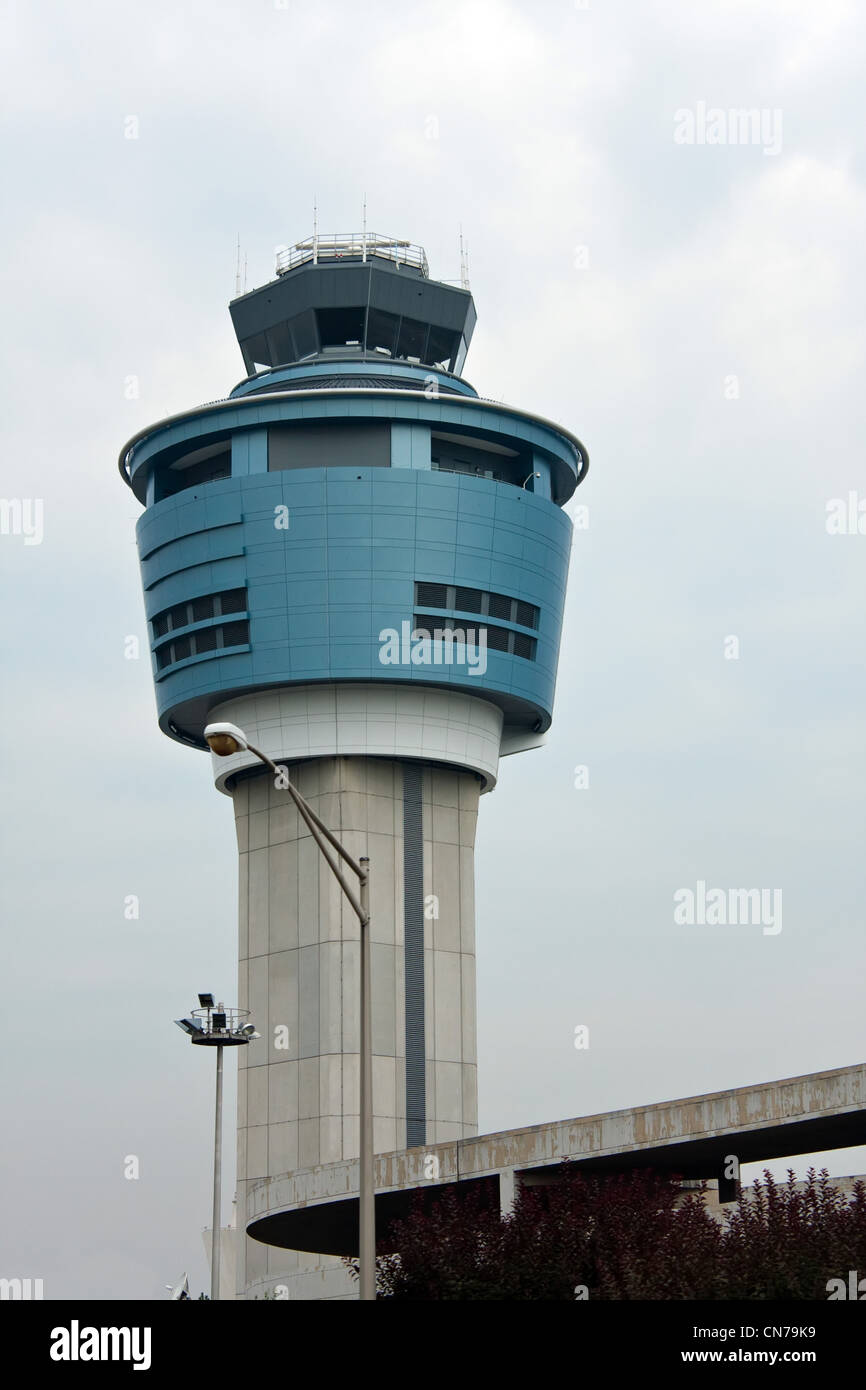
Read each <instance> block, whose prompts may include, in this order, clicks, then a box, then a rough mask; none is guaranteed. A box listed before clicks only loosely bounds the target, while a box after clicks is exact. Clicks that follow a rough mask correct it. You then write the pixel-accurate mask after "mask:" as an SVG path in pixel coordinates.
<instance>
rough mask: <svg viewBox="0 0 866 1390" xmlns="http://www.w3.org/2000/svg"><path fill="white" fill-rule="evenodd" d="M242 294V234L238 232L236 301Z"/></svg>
mask: <svg viewBox="0 0 866 1390" xmlns="http://www.w3.org/2000/svg"><path fill="white" fill-rule="evenodd" d="M240 292H241V234H240V232H238V253H237V259H236V260H235V299H237V297H238V295H239V294H240Z"/></svg>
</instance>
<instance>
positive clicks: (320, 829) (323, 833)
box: [245, 740, 376, 1302]
mask: <svg viewBox="0 0 866 1390" xmlns="http://www.w3.org/2000/svg"><path fill="white" fill-rule="evenodd" d="M245 746H246V749H247V751H248V752H250V753H252V754H253V756H254V757H256V758H258V759H259V762H262V763H264V764H265V767H269V768H270V769H271V771H272V772H273V773H275V774H276V776H277V778H278V779H279V781H280V783H281V784H284V785H285V789H286V791H288V792H289V794H290V795H291V797H292V800H293V801H294V803H295V805H296V806H297V808H298V811H299V812H300V815H301V817H302V818H303V820H304V822H305V824H306V826H307V829H308V830H309V832H310V834H311V835H312V837H313V839H314V840H315V842H316V844H317V845H318V847H319V850H320V852H321V854H322V856H323V858H324V859H325V861H326V862H327V864H328V867H329V868H330V870H331V872H332V874H333V875H334V877H335V878H336V880H337V882H338V883H339V885H340V887H341V888H342V890H343V893H344V894H345V896H346V898H347V899H348V901H349V903H350V905H351V907H352V910H353V912H354V913H355V916H356V917H357V918H358V921H359V923H360V927H361V943H360V945H361V971H360V976H361V1000H360V1005H361V1009H360V1012H361V1019H360V1025H361V1055H360V1059H359V1060H360V1071H361V1075H360V1088H359V1095H358V1104H359V1108H360V1112H361V1113H360V1117H359V1128H360V1135H359V1139H360V1144H359V1155H358V1169H359V1171H358V1298H359V1299H360V1300H361V1301H362V1302H372V1301H373V1300H374V1299H375V1297H376V1189H375V1184H374V1180H373V1162H374V1153H373V1027H372V1014H371V1008H370V860H369V859H368V858H367V857H366V856H361V858H360V863H356V862H355V860H354V859H353V858H352V856H351V855H350V854H349V853H348V852H347V850H345V849H344V848H343V846H342V845H341V844H340V841H339V840H338V839H337V837H336V835H334V834H333V832H332V831H331V830H329V829H328V827H327V826H326V825H325V823H324V821H323V820H321V819H320V818H319V816H317V815H316V812H315V811H314V810H313V808H312V806H310V805H309V803H308V802H307V801H305V800H304V798H303V797H302V796H301V793H300V792H299V791H298V790H297V788H296V787H293V786H292V783H291V782H290V781H289V777H288V772H287V770H286V768H285V767H278V766H277V764H276V763H275V762H273V761H272V759H271V758H269V757H268V755H267V753H262V752H261V750H260V749H258V748H254V747H253V745H252V744H251V743H249V742H248V741H247V740H245ZM328 845H331V846H332V847H333V848H334V849H335V850H336V851H337V853H338V854H339V856H340V858H341V859H342V860H343V862H344V863H345V864H347V865H348V867H349V868H350V869H351V870H352V872H353V873H354V874H355V876H356V877H357V879H358V893H357V895H356V894H355V893H354V892H353V891H352V889H351V888H350V887H349V884H348V883H347V882H346V879H345V877H344V876H343V874H342V873H341V872H340V869H339V866H338V865H337V863H336V861H335V860H334V858H333V856H332V855H331V854H330V853H329V852H328Z"/></svg>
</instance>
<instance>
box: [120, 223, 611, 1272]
mask: <svg viewBox="0 0 866 1390" xmlns="http://www.w3.org/2000/svg"><path fill="white" fill-rule="evenodd" d="M230 312H231V316H232V322H233V324H234V328H235V332H236V334H237V338H238V342H239V344H240V349H241V353H242V355H243V360H244V366H245V368H246V371H247V375H246V377H245V378H244V380H243V381H242V382H240V384H239V385H238V386H236V387H235V388H234V390H233V391H231V393H230V395H229V396H228V398H227V399H226V400H220V401H216V402H212V403H210V404H208V405H204V406H198V407H195V408H193V409H191V410H189V411H185V412H183V413H182V414H180V415H174V416H171V417H170V418H168V419H165V420H161V421H159V422H158V423H157V424H155V425H152V426H150V427H149V428H147V429H143V430H141V431H140V432H139V433H138V434H137V435H135V437H134V438H133V439H131V440H130V441H129V443H128V444H127V445H126V446H125V448H124V449H123V451H122V454H121V456H120V471H121V474H122V476H123V479H124V481H125V482H126V483H127V484H128V486H129V487H130V488H132V490H133V492H134V493H135V495H136V496H137V497H138V499H139V501H140V502H141V503H142V504H143V506H144V509H145V510H144V513H143V515H142V516H141V518H140V520H139V522H138V527H137V537H138V548H139V556H140V562H141V573H142V581H143V585H144V594H145V606H146V613H147V621H148V625H149V639H150V644H151V650H152V655H153V675H154V681H155V685H156V697H157V706H158V715H159V723H160V727H161V728H162V730H163V731H164V733H166V734H167V735H168V736H169V737H170V738H173V739H175V740H176V741H177V742H178V743H181V744H186V745H187V746H189V747H190V748H196V749H205V748H206V745H205V742H204V738H203V730H204V728H205V726H206V724H208V723H209V722H211V721H216V720H227V721H231V722H232V723H235V724H238V725H240V726H241V728H242V729H243V730H244V731H245V732H246V733H247V735H248V736H249V739H250V741H251V742H252V743H253V744H254V745H257V746H258V747H259V748H261V749H262V750H263V751H264V752H265V753H267V754H268V755H269V756H270V757H271V758H272V759H273V760H274V761H276V762H278V763H282V764H286V765H287V766H288V768H289V771H290V775H291V776H292V779H293V781H294V782H295V783H296V785H297V786H298V788H299V790H300V791H301V792H302V794H303V795H304V796H306V797H307V798H308V800H309V801H310V802H311V803H312V805H313V806H314V808H315V809H316V810H317V811H318V813H319V815H320V816H321V817H322V819H323V820H324V821H325V822H326V823H327V824H328V825H329V826H330V828H331V829H332V830H333V831H334V832H335V834H337V835H338V836H339V837H340V838H341V839H342V841H343V842H344V844H345V845H346V847H347V849H348V850H349V852H350V853H352V854H354V855H356V856H360V855H368V856H369V858H370V865H371V920H372V926H371V941H372V1001H373V1003H372V1015H373V1052H374V1058H373V1104H374V1116H375V1119H374V1142H375V1149H376V1151H377V1152H380V1153H381V1152H390V1151H394V1150H400V1149H403V1148H413V1147H416V1146H424V1145H429V1144H434V1143H437V1142H443V1141H447V1140H454V1139H462V1138H467V1137H469V1136H472V1135H474V1134H475V1133H476V1132H477V1099H476V1051H475V929H474V901H473V877H474V868H473V855H474V849H473V846H474V840H475V822H476V814H477V810H478V799H479V796H480V794H481V793H482V792H484V791H490V790H492V788H493V787H494V786H495V784H496V778H497V771H498V766H499V759H500V757H501V756H502V755H503V754H507V753H516V752H520V751H522V750H524V749H530V748H533V747H534V746H536V745H537V744H539V743H540V742H542V740H543V738H544V734H545V731H546V730H547V728H548V727H549V725H550V722H551V714H552V709H553V693H554V682H555V677H556V666H557V657H558V652H559V640H560V628H561V623H562V612H563V604H564V599H565V587H566V579H567V573H568V562H569V553H570V546H571V523H570V520H569V518H568V516H567V515H566V514H565V513H564V512H563V510H562V505H563V503H565V502H566V501H567V500H568V499H569V498H570V497H571V496H572V494H573V492H574V490H575V488H576V487H577V486H578V484H579V483H580V482H581V481H582V479H583V478H584V476H585V474H586V469H587V462H588V461H587V454H586V450H585V449H584V448H583V445H582V444H581V443H580V441H579V440H578V439H577V438H575V436H574V435H572V434H570V433H569V432H568V431H567V430H565V429H563V428H562V427H561V426H559V425H554V424H552V423H551V422H550V421H549V420H545V419H542V418H540V417H539V416H537V415H533V414H532V413H531V412H529V411H526V410H518V409H514V408H513V407H511V406H506V405H502V404H500V403H499V402H493V401H489V400H485V399H483V398H481V397H479V396H478V394H477V392H476V391H475V390H474V389H473V387H472V386H470V385H469V383H468V382H467V381H466V380H464V378H463V376H462V371H463V364H464V360H465V357H466V352H467V348H468V346H469V342H470V339H471V337H472V331H473V328H474V326H475V317H476V315H475V305H474V303H473V300H472V296H471V294H470V293H469V290H468V287H457V286H455V285H451V284H444V283H442V282H439V281H435V280H431V279H430V277H429V273H428V267H427V260H426V257H425V255H424V252H423V251H422V250H421V248H420V247H417V246H412V245H410V244H409V243H407V242H403V241H395V240H393V239H390V238H385V237H380V236H375V235H371V234H365V235H363V236H362V235H358V236H338V237H329V238H325V237H314V238H311V239H310V240H307V241H305V242H301V243H298V244H297V245H295V246H293V247H291V248H290V249H289V250H287V251H284V252H282V253H281V254H280V255H279V257H278V261H277V267H276V276H275V278H274V279H273V280H272V281H271V282H270V283H268V284H266V285H264V286H263V287H262V288H260V289H256V290H253V291H252V292H250V293H248V294H243V295H241V296H240V297H239V298H237V299H235V300H234V301H233V303H232V304H231V306H230ZM213 772H214V777H215V781H216V785H217V787H218V788H219V790H220V791H222V792H224V793H225V794H226V795H227V796H229V797H231V799H232V802H233V805H234V814H235V823H236V829H237V841H238V851H239V883H240V886H239V902H240V914H239V918H240V922H239V926H240V930H239V953H238V954H239V977H240V978H239V989H238V1004H239V1006H240V1007H241V1008H245V1009H249V1010H250V1011H251V1014H252V1017H253V1019H254V1020H255V1022H256V1025H257V1026H258V1028H259V1029H260V1031H261V1033H262V1040H261V1041H260V1042H259V1043H255V1044H253V1045H252V1046H251V1047H250V1048H244V1049H243V1050H242V1051H243V1054H244V1055H242V1056H241V1057H240V1059H239V1062H240V1073H239V1095H238V1227H239V1249H238V1296H239V1297H244V1296H248V1297H251V1296H253V1295H254V1294H256V1295H258V1296H261V1295H262V1293H263V1292H264V1291H265V1290H266V1289H267V1288H273V1287H274V1286H275V1285H277V1284H279V1283H281V1282H282V1283H284V1284H285V1283H287V1282H288V1283H289V1284H290V1287H291V1290H292V1292H291V1297H293V1298H295V1297H298V1298H321V1297H341V1296H342V1297H346V1296H351V1287H352V1286H351V1284H350V1283H349V1282H348V1276H347V1275H346V1272H345V1270H344V1269H343V1267H342V1265H341V1264H340V1262H339V1261H338V1260H336V1259H333V1258H331V1259H327V1258H325V1259H321V1260H320V1259H318V1257H316V1256H314V1255H310V1254H300V1255H299V1254H296V1253H293V1252H291V1251H287V1250H286V1249H282V1248H279V1247H277V1246H274V1245H270V1244H265V1243H263V1241H262V1240H261V1239H252V1238H250V1237H246V1236H244V1235H243V1232H244V1231H245V1230H246V1227H247V1226H248V1225H251V1224H252V1223H253V1221H254V1220H257V1227H256V1229H257V1232H258V1233H261V1232H262V1230H265V1231H266V1229H267V1223H266V1222H264V1223H263V1222H262V1220H261V1219H260V1218H261V1216H262V1213H261V1211H252V1210H247V1193H248V1192H250V1191H252V1189H253V1187H254V1186H255V1188H256V1191H260V1190H261V1187H262V1180H263V1179H267V1178H269V1177H271V1178H276V1177H279V1176H280V1175H285V1174H287V1173H292V1172H296V1171H297V1170H302V1169H311V1168H314V1167H317V1166H318V1165H327V1164H331V1163H339V1162H343V1161H345V1160H347V1159H352V1158H353V1157H355V1156H356V1155H357V1153H358V1049H359V1012H358V966H359V959H358V956H359V940H358V922H357V918H356V917H355V915H354V913H353V912H352V911H351V908H350V907H349V906H348V904H346V903H345V900H344V899H343V898H342V895H341V894H340V891H339V887H338V886H337V884H336V883H335V882H334V880H333V879H332V877H331V875H330V872H329V870H328V868H327V865H326V864H325V863H324V861H322V859H321V857H320V856H319V854H318V851H317V850H316V847H315V845H314V843H313V841H312V840H311V839H310V837H309V834H308V833H307V831H306V828H305V827H304V826H303V825H300V826H299V822H298V816H297V813H296V811H295V810H294V807H293V805H292V804H291V802H290V800H289V797H288V794H287V793H286V792H285V791H283V790H279V789H277V787H276V786H275V785H274V780H273V778H272V776H271V775H270V774H269V773H268V772H267V771H266V770H265V768H264V767H263V766H262V764H261V763H260V762H258V761H257V760H256V759H255V758H254V757H253V756H252V755H251V754H249V753H246V752H244V753H238V754H236V755H234V756H233V757H229V758H214V759H213Z"/></svg>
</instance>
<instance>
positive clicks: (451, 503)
mask: <svg viewBox="0 0 866 1390" xmlns="http://www.w3.org/2000/svg"><path fill="white" fill-rule="evenodd" d="M334 475H337V476H334ZM279 507H287V508H288V509H289V525H288V529H280V528H278V527H277V526H275V524H274V521H275V516H276V513H275V508H279ZM138 537H139V549H140V552H141V555H142V572H143V577H144V583H145V601H146V609H147V615H148V617H149V618H150V617H151V616H152V615H153V614H154V613H158V612H161V611H162V610H163V609H165V608H167V607H169V606H171V605H172V604H174V603H179V602H183V601H184V600H185V599H191V598H194V597H197V596H200V595H204V594H210V593H217V592H221V591H223V590H228V589H233V588H245V589H246V590H247V595H248V597H247V607H248V610H249V614H250V646H251V650H249V651H246V652H239V653H237V654H235V655H232V656H221V655H219V654H216V653H215V654H214V655H213V656H212V657H208V658H207V659H205V660H198V661H193V662H191V663H190V664H189V665H187V666H185V667H180V668H177V669H171V668H169V669H167V670H166V671H164V672H161V673H159V678H158V679H157V702H158V707H159V713H160V721H161V723H162V725H163V727H166V725H167V722H168V720H169V718H172V717H174V718H175V719H176V720H177V722H178V723H180V725H181V727H182V728H185V729H187V730H189V731H190V732H193V733H195V734H199V733H200V728H201V725H200V721H199V722H196V721H195V720H194V721H192V723H190V721H189V718H188V711H186V712H184V711H182V708H181V707H183V706H186V705H188V702H190V701H195V700H202V699H204V700H205V701H206V702H207V704H208V705H213V704H216V703H218V702H219V701H221V700H223V699H226V698H228V696H229V695H230V694H231V692H232V691H234V690H239V689H249V688H250V687H251V686H253V687H255V686H261V687H263V688H265V687H267V686H270V685H286V684H291V683H292V682H301V681H303V682H308V681H328V680H334V679H352V680H376V679H381V680H387V681H391V682H393V681H395V680H397V681H399V680H413V681H420V682H421V683H423V684H444V685H448V686H451V687H452V688H455V689H460V690H464V691H466V692H467V693H470V694H475V695H480V696H484V695H488V696H489V695H491V694H493V695H499V696H502V697H510V699H511V700H512V701H514V700H517V701H520V702H521V707H522V708H523V711H524V716H525V718H526V720H527V721H528V722H532V721H533V719H534V718H535V717H536V715H537V713H538V712H539V711H540V712H541V713H542V716H543V722H544V723H545V724H546V723H547V722H548V719H549V716H550V713H551V711H552V707H553V691H554V682H555V675H556V664H557V656H558V650H559V639H560V628H561V622H562V609H563V603H564V598H565V585H566V578H567V571H568V560H569V550H570V542H571V522H570V521H569V519H568V517H567V516H566V515H565V514H564V513H563V512H562V511H560V509H559V508H558V507H557V506H555V505H554V504H553V503H552V502H550V501H548V500H547V499H545V498H543V497H539V496H533V494H532V493H530V492H529V491H525V492H524V491H522V490H520V489H517V488H514V487H511V486H509V485H508V484H505V483H499V482H494V481H491V480H489V479H483V478H475V477H468V476H460V475H454V474H446V473H441V474H440V473H436V472H433V473H430V472H425V471H423V470H414V469H395V470H391V469H388V470H383V469H366V470H361V473H360V476H359V475H358V473H357V472H355V471H353V470H349V469H347V470H344V469H309V470H306V469H305V470H298V471H295V472H291V473H282V474H269V475H264V476H261V475H245V476H241V477H237V478H230V479H221V480H219V481H218V482H213V483H207V484H203V485H202V486H201V487H200V488H197V489H191V490H190V491H188V492H186V493H181V494H178V495H177V496H175V497H169V498H166V499H165V500H164V501H162V502H158V503H157V504H156V505H155V506H153V507H150V508H149V509H148V510H147V511H146V512H145V513H144V515H143V516H142V517H141V519H140V521H139V525H138ZM422 580H428V581H433V582H439V583H447V584H462V585H467V586H470V587H478V588H481V589H485V590H492V591H495V592H498V593H503V594H507V595H511V596H512V597H515V598H520V599H525V600H528V601H529V602H531V603H533V604H535V605H537V606H538V607H539V609H540V610H541V614H540V619H539V626H538V631H537V634H536V636H537V641H538V645H537V650H536V659H535V660H534V661H529V660H526V659H524V658H522V657H518V656H513V655H509V654H508V653H504V652H498V651H493V650H489V651H488V653H487V670H486V672H485V673H484V674H480V675H479V674H472V672H471V670H470V669H469V668H468V667H467V665H466V664H463V665H456V664H455V665H451V666H447V665H444V664H443V665H412V664H411V662H408V663H405V664H403V663H402V662H401V663H400V664H396V665H392V664H383V663H382V662H381V661H380V651H381V646H382V644H381V643H380V640H379V634H380V632H382V631H383V630H384V629H395V630H396V631H398V632H399V631H400V630H401V624H402V623H403V622H408V623H409V624H410V630H411V627H412V626H413V614H414V612H415V608H416V604H415V587H414V586H415V583H416V582H417V581H422ZM435 626H436V622H435V619H431V627H435ZM523 702H525V703H523ZM512 708H513V707H512ZM172 711H174V715H172Z"/></svg>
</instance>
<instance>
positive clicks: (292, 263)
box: [276, 232, 430, 279]
mask: <svg viewBox="0 0 866 1390" xmlns="http://www.w3.org/2000/svg"><path fill="white" fill-rule="evenodd" d="M374 256H378V257H380V258H381V259H382V260H386V261H393V262H394V263H395V264H396V265H398V266H400V265H406V266H411V267H412V269H413V270H420V272H421V274H422V275H423V276H424V277H425V279H426V278H427V277H429V274H430V268H429V266H428V264H427V256H426V253H425V251H424V247H423V246H415V245H413V243H412V242H411V241H400V240H398V239H397V238H396V237H390V236H381V235H380V234H379V233H378V232H335V233H334V234H333V235H332V236H319V235H318V234H315V235H313V236H311V237H307V238H306V240H305V241H296V242H295V243H294V245H293V246H284V247H281V248H280V249H279V250H278V251H277V256H276V273H277V275H286V274H287V273H288V271H290V270H294V269H295V268H296V267H297V266H299V265H308V264H310V263H312V264H313V265H318V264H319V262H320V261H343V260H346V261H349V260H352V261H355V260H360V261H368V260H371V259H372V258H373V257H374Z"/></svg>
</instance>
